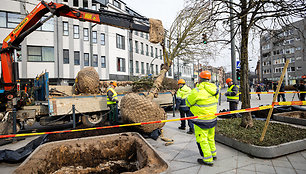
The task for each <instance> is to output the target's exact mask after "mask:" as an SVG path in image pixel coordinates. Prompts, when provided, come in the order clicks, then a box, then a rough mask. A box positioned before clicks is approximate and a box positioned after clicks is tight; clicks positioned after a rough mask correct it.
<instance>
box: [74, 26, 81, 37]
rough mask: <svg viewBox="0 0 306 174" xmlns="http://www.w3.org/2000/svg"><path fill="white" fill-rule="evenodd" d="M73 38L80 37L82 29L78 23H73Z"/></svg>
mask: <svg viewBox="0 0 306 174" xmlns="http://www.w3.org/2000/svg"><path fill="white" fill-rule="evenodd" d="M73 38H74V39H78V38H80V31H79V26H78V25H73Z"/></svg>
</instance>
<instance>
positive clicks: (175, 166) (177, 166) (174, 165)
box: [170, 161, 200, 173]
mask: <svg viewBox="0 0 306 174" xmlns="http://www.w3.org/2000/svg"><path fill="white" fill-rule="evenodd" d="M170 166H171V168H170V170H171V172H173V173H175V172H174V171H178V170H182V169H186V168H190V167H195V166H200V165H199V164H197V163H186V162H180V161H171V162H170Z"/></svg>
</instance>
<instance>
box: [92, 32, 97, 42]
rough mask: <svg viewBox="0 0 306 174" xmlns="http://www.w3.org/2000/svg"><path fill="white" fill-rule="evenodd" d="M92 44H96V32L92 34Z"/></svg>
mask: <svg viewBox="0 0 306 174" xmlns="http://www.w3.org/2000/svg"><path fill="white" fill-rule="evenodd" d="M92 43H97V32H96V31H93V32H92Z"/></svg>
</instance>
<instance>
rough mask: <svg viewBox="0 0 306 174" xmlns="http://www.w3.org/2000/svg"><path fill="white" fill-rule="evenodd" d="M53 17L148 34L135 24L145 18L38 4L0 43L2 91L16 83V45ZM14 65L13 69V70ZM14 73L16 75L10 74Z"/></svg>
mask: <svg viewBox="0 0 306 174" xmlns="http://www.w3.org/2000/svg"><path fill="white" fill-rule="evenodd" d="M48 12H51V13H52V14H51V15H50V16H49V17H47V18H46V19H45V20H43V21H40V19H41V18H42V17H43V16H44V15H45V14H47V13H48ZM54 15H56V16H58V17H59V16H64V17H68V18H74V19H78V20H80V21H88V22H94V23H97V24H106V25H110V26H114V27H119V28H125V29H131V30H137V31H143V32H147V33H148V32H149V29H150V28H149V26H148V25H145V24H137V23H136V22H137V21H138V22H142V23H148V22H149V20H148V19H147V18H140V17H134V16H130V15H126V14H120V13H115V12H110V11H106V10H100V11H94V10H88V9H82V8H80V9H74V8H71V7H69V6H67V5H65V4H59V3H53V2H50V3H46V2H44V1H41V2H40V3H39V4H38V5H37V6H36V7H35V8H34V9H33V10H32V11H31V13H29V14H28V15H27V16H26V17H25V18H24V19H23V20H22V21H21V22H20V24H19V25H18V26H17V27H16V28H15V29H14V30H13V31H12V32H11V33H10V34H9V35H8V36H7V37H6V38H5V39H4V40H3V46H2V50H1V66H2V79H3V85H4V89H5V91H11V90H13V88H14V85H15V82H16V80H17V79H18V77H17V76H18V73H16V72H17V70H16V69H18V67H17V62H14V60H13V58H12V54H13V51H14V49H18V46H19V44H20V43H21V42H22V41H23V40H24V38H25V37H26V36H28V35H29V34H30V33H32V32H33V31H35V30H36V29H37V28H39V27H40V26H41V25H42V24H43V23H44V22H46V21H47V20H49V19H50V18H52V17H53V16H54ZM14 64H16V66H14ZM14 71H16V72H14Z"/></svg>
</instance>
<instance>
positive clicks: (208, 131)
mask: <svg viewBox="0 0 306 174" xmlns="http://www.w3.org/2000/svg"><path fill="white" fill-rule="evenodd" d="M210 79H211V74H210V72H209V71H202V72H201V73H200V75H199V84H198V86H197V87H196V88H194V89H192V91H191V93H190V95H188V97H187V99H186V105H187V106H188V107H190V111H191V112H192V114H193V115H195V116H205V117H201V118H199V119H194V120H192V122H193V123H194V131H195V137H196V141H197V145H198V149H199V152H200V155H201V156H202V158H199V159H198V160H197V161H198V163H200V164H203V165H208V166H212V165H213V164H214V163H213V160H216V159H217V151H216V146H215V126H216V124H217V118H216V116H215V115H214V114H215V113H217V103H218V97H219V88H218V87H217V86H216V85H215V84H213V83H210V82H209V80H210Z"/></svg>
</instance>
